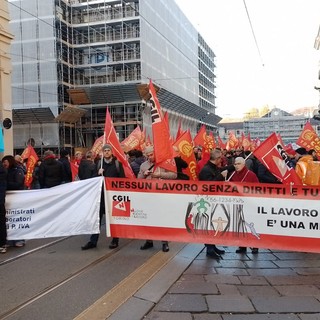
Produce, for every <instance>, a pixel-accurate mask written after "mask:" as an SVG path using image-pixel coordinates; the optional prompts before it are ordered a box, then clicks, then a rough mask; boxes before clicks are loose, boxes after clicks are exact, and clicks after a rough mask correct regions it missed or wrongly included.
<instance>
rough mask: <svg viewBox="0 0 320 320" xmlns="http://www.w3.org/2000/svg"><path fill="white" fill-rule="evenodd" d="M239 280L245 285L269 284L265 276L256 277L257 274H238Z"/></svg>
mask: <svg viewBox="0 0 320 320" xmlns="http://www.w3.org/2000/svg"><path fill="white" fill-rule="evenodd" d="M238 278H239V280H240V281H241V283H242V284H245V285H261V286H263V285H267V284H269V283H268V281H267V280H266V278H265V277H258V276H244V277H242V276H239V277H238Z"/></svg>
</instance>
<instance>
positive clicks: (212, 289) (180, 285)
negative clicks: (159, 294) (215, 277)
mask: <svg viewBox="0 0 320 320" xmlns="http://www.w3.org/2000/svg"><path fill="white" fill-rule="evenodd" d="M169 293H196V294H197V293H201V294H218V288H217V286H216V285H214V284H212V282H206V281H205V280H204V279H203V280H202V281H200V280H199V281H183V280H179V281H177V282H176V283H175V284H174V285H173V286H172V287H171V288H170V290H169Z"/></svg>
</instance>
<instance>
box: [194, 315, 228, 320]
mask: <svg viewBox="0 0 320 320" xmlns="http://www.w3.org/2000/svg"><path fill="white" fill-rule="evenodd" d="M193 319H194V320H222V316H220V315H218V314H212V313H205V314H194V315H193Z"/></svg>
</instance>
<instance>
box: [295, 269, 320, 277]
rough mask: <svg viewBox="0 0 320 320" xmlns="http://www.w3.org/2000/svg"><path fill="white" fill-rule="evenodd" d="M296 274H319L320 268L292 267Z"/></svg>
mask: <svg viewBox="0 0 320 320" xmlns="http://www.w3.org/2000/svg"><path fill="white" fill-rule="evenodd" d="M293 270H294V271H295V272H296V273H297V274H299V275H302V276H308V275H318V274H320V268H294V269H293Z"/></svg>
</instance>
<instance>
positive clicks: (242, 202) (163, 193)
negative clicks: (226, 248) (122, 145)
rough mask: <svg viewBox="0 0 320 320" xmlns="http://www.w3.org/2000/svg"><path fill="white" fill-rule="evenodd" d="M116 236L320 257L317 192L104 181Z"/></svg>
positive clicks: (226, 184) (290, 188)
mask: <svg viewBox="0 0 320 320" xmlns="http://www.w3.org/2000/svg"><path fill="white" fill-rule="evenodd" d="M106 183H107V187H106V188H107V197H106V203H107V211H108V213H109V221H110V230H111V235H112V236H113V237H120V238H139V239H154V240H168V241H180V242H181V241H182V242H200V243H214V244H222V245H231V246H248V247H257V248H273V249H283V250H295V251H306V252H320V233H319V230H320V222H319V218H320V207H319V195H320V188H319V187H310V186H302V185H300V186H290V185H282V184H274V185H272V184H271V185H269V184H252V183H246V184H244V183H234V182H210V181H208V182H205V181H202V182H200V181H199V182H195V181H183V180H181V181H179V180H176V181H175V180H173V181H171V180H168V181H166V180H151V181H148V180H142V179H141V180H131V181H130V180H125V179H112V180H111V179H106Z"/></svg>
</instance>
